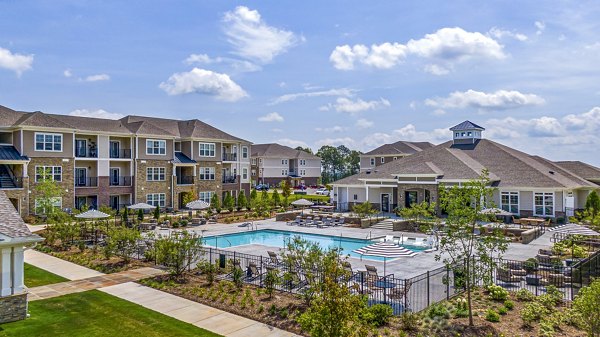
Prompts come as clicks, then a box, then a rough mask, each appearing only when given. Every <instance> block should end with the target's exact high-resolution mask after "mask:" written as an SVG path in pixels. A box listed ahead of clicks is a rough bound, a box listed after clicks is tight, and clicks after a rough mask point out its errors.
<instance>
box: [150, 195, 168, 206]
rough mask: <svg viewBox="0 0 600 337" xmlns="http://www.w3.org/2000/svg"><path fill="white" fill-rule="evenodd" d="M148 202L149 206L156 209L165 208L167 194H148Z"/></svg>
mask: <svg viewBox="0 0 600 337" xmlns="http://www.w3.org/2000/svg"><path fill="white" fill-rule="evenodd" d="M146 202H147V203H148V205H152V206H154V207H156V206H158V207H165V194H164V193H150V194H146Z"/></svg>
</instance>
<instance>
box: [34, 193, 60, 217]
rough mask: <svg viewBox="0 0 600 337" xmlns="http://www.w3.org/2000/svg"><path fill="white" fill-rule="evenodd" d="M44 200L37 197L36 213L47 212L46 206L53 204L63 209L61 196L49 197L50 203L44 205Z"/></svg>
mask: <svg viewBox="0 0 600 337" xmlns="http://www.w3.org/2000/svg"><path fill="white" fill-rule="evenodd" d="M42 203H45V202H42V200H40V199H35V213H36V214H45V213H46V209H45V206H50V205H51V206H52V207H54V208H57V209H61V208H62V198H61V197H52V198H50V199H48V205H42Z"/></svg>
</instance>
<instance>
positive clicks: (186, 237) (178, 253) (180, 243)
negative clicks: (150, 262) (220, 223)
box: [155, 231, 202, 277]
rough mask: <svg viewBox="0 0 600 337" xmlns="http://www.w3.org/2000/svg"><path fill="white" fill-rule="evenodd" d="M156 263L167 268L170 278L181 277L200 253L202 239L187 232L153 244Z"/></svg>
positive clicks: (164, 238)
mask: <svg viewBox="0 0 600 337" xmlns="http://www.w3.org/2000/svg"><path fill="white" fill-rule="evenodd" d="M155 247H156V262H157V263H158V264H162V265H163V266H165V267H167V269H168V271H169V273H170V274H171V276H177V277H178V276H182V275H183V272H184V271H185V270H186V269H188V268H189V267H190V266H191V264H192V263H193V262H194V261H196V260H197V259H198V257H199V255H200V253H201V251H200V250H201V248H202V237H201V236H199V235H197V234H195V233H190V232H188V231H182V232H176V233H172V234H171V235H170V236H169V237H161V238H159V239H157V240H156V242H155Z"/></svg>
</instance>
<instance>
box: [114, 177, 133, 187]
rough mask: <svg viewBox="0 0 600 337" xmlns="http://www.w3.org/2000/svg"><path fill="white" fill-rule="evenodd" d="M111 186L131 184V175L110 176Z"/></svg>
mask: <svg viewBox="0 0 600 337" xmlns="http://www.w3.org/2000/svg"><path fill="white" fill-rule="evenodd" d="M109 179H110V180H109V181H110V186H131V177H130V176H123V177H110V178H109Z"/></svg>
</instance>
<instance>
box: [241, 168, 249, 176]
mask: <svg viewBox="0 0 600 337" xmlns="http://www.w3.org/2000/svg"><path fill="white" fill-rule="evenodd" d="M242 179H248V169H247V168H243V169H242Z"/></svg>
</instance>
